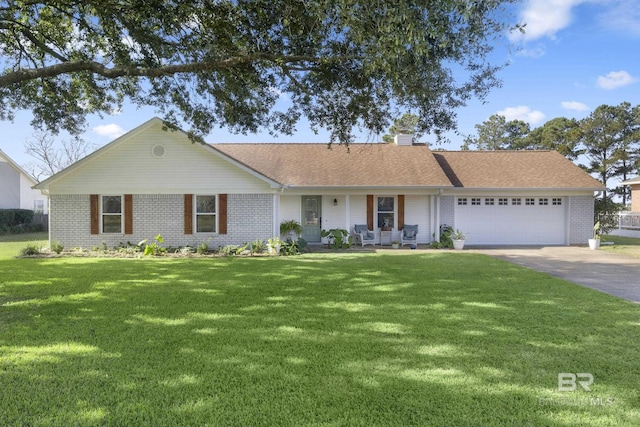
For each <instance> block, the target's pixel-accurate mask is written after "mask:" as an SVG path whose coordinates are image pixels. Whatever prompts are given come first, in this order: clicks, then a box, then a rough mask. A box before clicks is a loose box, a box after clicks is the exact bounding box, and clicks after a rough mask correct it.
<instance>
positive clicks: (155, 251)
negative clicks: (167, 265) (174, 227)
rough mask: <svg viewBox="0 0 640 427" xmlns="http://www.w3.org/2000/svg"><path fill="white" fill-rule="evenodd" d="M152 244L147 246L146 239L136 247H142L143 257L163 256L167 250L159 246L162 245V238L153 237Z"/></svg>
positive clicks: (159, 236) (158, 236)
mask: <svg viewBox="0 0 640 427" xmlns="http://www.w3.org/2000/svg"><path fill="white" fill-rule="evenodd" d="M153 240H154V241H153V243H148V244H147V239H145V240H143V241H141V242H140V243H138V246H140V247H144V250H143V252H142V253H143V254H144V256H147V255H154V256H160V255H164V253H165V252H166V251H167V248H165V247H164V246H161V244H162V243H164V238H163V237H162V236H161V235H160V234H158V235H157V236H156V237H154V239H153Z"/></svg>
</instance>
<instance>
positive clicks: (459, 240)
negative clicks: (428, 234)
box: [451, 229, 467, 250]
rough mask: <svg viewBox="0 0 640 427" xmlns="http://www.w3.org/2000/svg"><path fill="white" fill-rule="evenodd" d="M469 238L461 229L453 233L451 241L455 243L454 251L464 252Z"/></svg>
mask: <svg viewBox="0 0 640 427" xmlns="http://www.w3.org/2000/svg"><path fill="white" fill-rule="evenodd" d="M466 239H467V238H466V237H465V235H464V233H463V232H462V231H460V230H459V229H456V231H454V232H452V233H451V241H452V242H453V249H456V250H462V249H463V248H464V241H465V240H466Z"/></svg>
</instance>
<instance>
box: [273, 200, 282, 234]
mask: <svg viewBox="0 0 640 427" xmlns="http://www.w3.org/2000/svg"><path fill="white" fill-rule="evenodd" d="M271 234H272V235H273V236H279V235H280V194H278V193H275V194H274V195H273V230H272V233H271Z"/></svg>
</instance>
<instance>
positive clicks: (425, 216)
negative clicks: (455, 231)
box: [275, 191, 440, 246]
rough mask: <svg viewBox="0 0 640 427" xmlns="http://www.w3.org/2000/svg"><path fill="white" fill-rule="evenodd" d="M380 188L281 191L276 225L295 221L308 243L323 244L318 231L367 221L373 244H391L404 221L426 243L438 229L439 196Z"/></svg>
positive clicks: (351, 225)
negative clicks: (370, 190)
mask: <svg viewBox="0 0 640 427" xmlns="http://www.w3.org/2000/svg"><path fill="white" fill-rule="evenodd" d="M396 193H397V192H395V193H394V192H392V191H381V192H378V193H373V194H364V193H358V192H353V193H345V192H343V193H340V192H335V193H330V192H316V193H314V192H311V191H310V192H308V193H297V194H281V195H279V197H278V203H277V210H278V212H277V215H276V216H275V217H276V218H277V222H278V224H279V223H280V222H282V221H285V220H296V221H298V222H299V223H300V224H301V226H302V229H303V232H302V235H301V237H302V238H304V239H305V240H306V241H307V242H308V243H310V244H314V243H326V242H325V241H324V240H323V238H322V237H321V233H320V232H321V230H330V229H345V230H347V231H348V232H349V233H352V232H353V227H354V225H356V224H366V225H367V226H368V229H369V230H370V231H372V232H373V233H374V234H375V244H376V245H389V246H390V245H391V242H392V241H396V240H400V234H401V230H402V228H403V227H404V225H405V224H407V225H418V229H419V231H418V234H417V243H418V244H422V245H428V244H430V243H431V242H432V241H434V240H435V236H434V231H435V230H438V229H439V223H440V218H439V196H438V193H437V192H435V191H434V192H431V193H425V192H422V193H418V192H414V193H408V192H404V194H396Z"/></svg>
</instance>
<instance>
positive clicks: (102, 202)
mask: <svg viewBox="0 0 640 427" xmlns="http://www.w3.org/2000/svg"><path fill="white" fill-rule="evenodd" d="M98 197H100V203H98V205H99V208H100V209H99V211H100V230H99V231H100V233H99V234H106V235H109V236H113V235H114V234H124V216H125V206H124V194H100V195H99V196H98ZM105 197H120V213H119V214H116V213H113V212H106V213H105V212H104V198H105ZM105 215H109V216H116V215H120V231H113V232H106V231H104V216H105Z"/></svg>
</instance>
